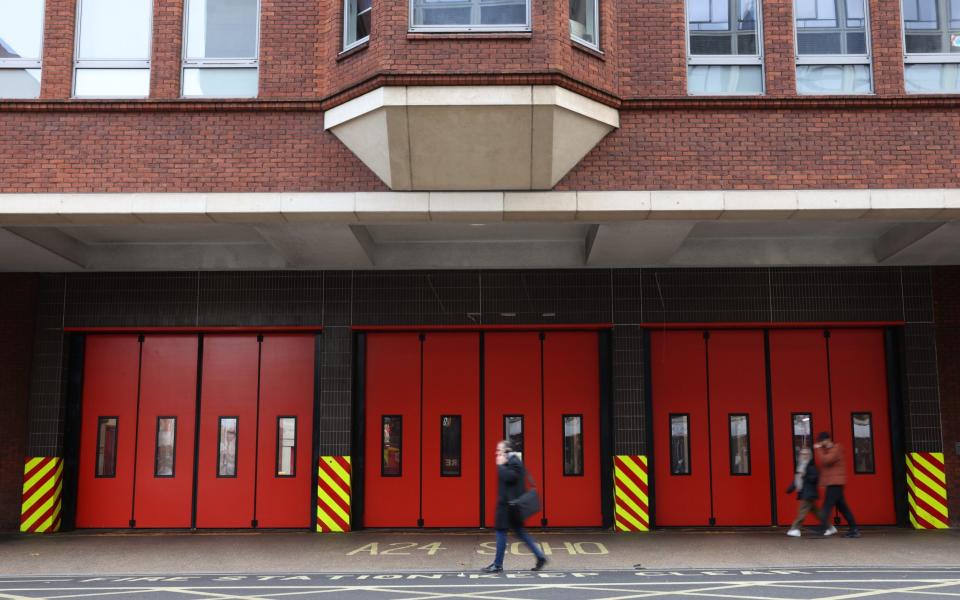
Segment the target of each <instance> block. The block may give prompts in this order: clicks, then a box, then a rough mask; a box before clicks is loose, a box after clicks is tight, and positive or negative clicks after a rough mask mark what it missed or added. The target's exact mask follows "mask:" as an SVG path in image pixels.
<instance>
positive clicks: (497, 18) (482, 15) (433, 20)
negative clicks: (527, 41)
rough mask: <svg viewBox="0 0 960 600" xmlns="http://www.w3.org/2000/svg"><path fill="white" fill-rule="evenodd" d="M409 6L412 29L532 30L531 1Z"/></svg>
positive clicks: (439, 1) (452, 0)
mask: <svg viewBox="0 0 960 600" xmlns="http://www.w3.org/2000/svg"><path fill="white" fill-rule="evenodd" d="M410 3H411V5H410V29H412V30H421V31H474V30H478V31H484V30H488V31H529V30H530V0H410Z"/></svg>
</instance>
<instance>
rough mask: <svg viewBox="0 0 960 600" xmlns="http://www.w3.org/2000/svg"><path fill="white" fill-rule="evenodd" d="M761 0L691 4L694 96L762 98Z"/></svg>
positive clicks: (689, 45)
mask: <svg viewBox="0 0 960 600" xmlns="http://www.w3.org/2000/svg"><path fill="white" fill-rule="evenodd" d="M760 25H761V24H760V6H759V5H758V4H757V1H756V0H687V32H688V40H687V41H688V43H687V65H688V68H687V89H688V91H689V92H690V93H691V94H728V95H729V94H762V93H763V52H762V44H761V42H760V40H761V39H762V37H761V28H760Z"/></svg>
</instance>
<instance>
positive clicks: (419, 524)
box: [417, 519, 423, 527]
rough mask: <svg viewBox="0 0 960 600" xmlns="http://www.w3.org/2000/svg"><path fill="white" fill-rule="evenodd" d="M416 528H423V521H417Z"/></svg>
mask: <svg viewBox="0 0 960 600" xmlns="http://www.w3.org/2000/svg"><path fill="white" fill-rule="evenodd" d="M417 527H423V519H417Z"/></svg>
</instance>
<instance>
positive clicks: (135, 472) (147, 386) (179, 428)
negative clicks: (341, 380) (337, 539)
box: [76, 334, 315, 528]
mask: <svg viewBox="0 0 960 600" xmlns="http://www.w3.org/2000/svg"><path fill="white" fill-rule="evenodd" d="M314 344H315V338H314V336H309V335H308V336H304V335H283V334H276V335H269V336H265V337H264V336H256V335H206V336H203V340H202V345H203V360H202V363H203V364H202V368H201V369H200V370H199V371H198V354H199V352H200V345H201V338H200V337H199V336H197V335H195V334H194V335H187V334H156V335H148V336H137V335H91V336H88V338H87V340H86V344H85V354H84V356H85V362H84V389H83V399H82V414H83V417H82V422H81V433H80V472H79V477H78V490H77V493H78V498H77V516H76V524H77V527H81V528H87V527H110V528H120V527H138V528H156V527H163V528H181V527H182V528H186V527H191V526H195V527H201V528H205V527H216V528H220V527H238V528H246V527H258V526H259V527H298V528H299V527H302V528H306V527H309V526H310V525H311V523H312V506H313V502H312V501H311V498H312V494H311V487H310V481H311V468H310V464H311V453H312V446H313V395H314V394H313V385H314V384H313V378H314V374H313V371H314V361H315V353H314ZM198 377H200V379H201V386H200V388H201V389H200V399H199V403H200V404H199V409H200V412H199V414H200V422H199V435H198V431H197V424H196V416H197V410H198V398H197V380H198ZM198 439H199V446H197V443H196V442H197V440H198ZM195 471H196V473H195ZM195 475H196V476H195ZM194 482H196V487H195V486H194ZM194 506H196V519H195V520H194V518H193V516H194V515H193V509H194Z"/></svg>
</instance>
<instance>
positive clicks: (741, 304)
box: [642, 269, 770, 323]
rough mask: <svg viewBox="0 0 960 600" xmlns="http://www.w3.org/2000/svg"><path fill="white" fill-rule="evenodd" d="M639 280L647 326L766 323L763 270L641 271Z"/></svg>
mask: <svg viewBox="0 0 960 600" xmlns="http://www.w3.org/2000/svg"><path fill="white" fill-rule="evenodd" d="M642 278H643V319H644V321H645V322H648V323H674V322H678V323H699V322H738V321H739V322H759V321H769V320H770V299H769V273H768V272H767V270H766V269H645V270H644V271H643V274H642Z"/></svg>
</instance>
